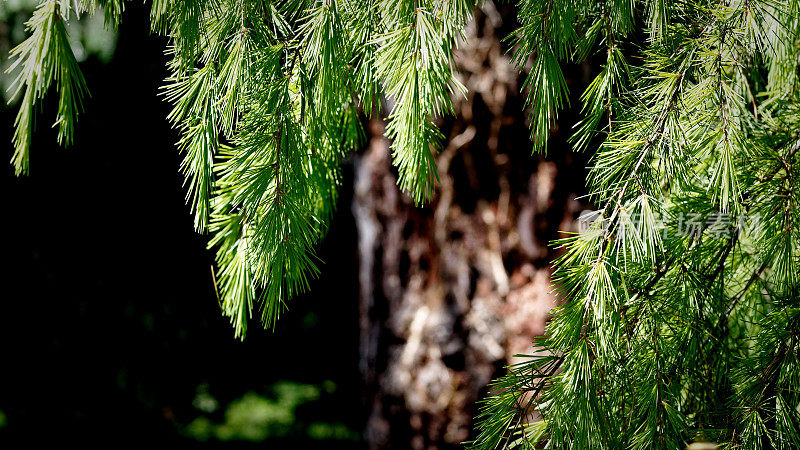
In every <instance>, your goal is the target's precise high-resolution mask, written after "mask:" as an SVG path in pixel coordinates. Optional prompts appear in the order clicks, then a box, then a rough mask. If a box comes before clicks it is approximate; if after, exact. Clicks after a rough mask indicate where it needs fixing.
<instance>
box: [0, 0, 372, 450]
mask: <svg viewBox="0 0 800 450" xmlns="http://www.w3.org/2000/svg"><path fill="white" fill-rule="evenodd" d="M164 48H165V41H164V40H163V39H161V38H157V37H154V36H151V35H150V33H149V31H148V23H147V18H146V8H141V7H130V8H129V9H128V11H126V15H125V18H124V21H123V23H122V25H121V26H120V29H119V40H118V44H117V50H116V52H115V56H114V58H113V59H112V61H111V62H110V63H109V64H102V63H100V62H99V61H98V60H97V59H95V58H91V57H90V59H89V60H87V61H86V62H85V63H83V64H82V68H83V71H84V75H85V76H86V78H87V82H88V85H89V89H90V91H91V95H92V98H91V99H90V100H88V101H87V102H86V108H85V109H86V112H85V113H84V114H83V115H82V116H81V117H80V120H79V125H78V131H77V137H76V142H75V144H74V145H73V146H72V147H70V148H68V149H61V148H58V147H57V145H56V144H55V132H54V130H53V129H52V128H51V127H50V126H49V125H50V123H51V121H52V120H53V118H54V116H55V105H54V104H53V103H48V102H45V104H44V105H43V106H42V108H41V109H40V111H39V112H40V114H39V116H38V117H39V118H40V120H39V124H38V125H37V129H36V131H35V134H34V141H33V145H32V149H31V173H30V175H29V176H27V177H22V178H17V177H15V176H14V174H13V167H11V166H10V165H6V166H5V167H6V168H5V172H4V176H3V187H2V201H3V221H2V223H3V233H2V238H3V241H4V242H3V246H2V249H3V250H2V258H3V263H4V264H3V266H4V269H3V272H2V273H3V277H2V278H3V286H2V292H3V295H2V303H0V342H1V343H0V345H1V346H2V353H0V412H1V413H2V416H0V418H1V419H2V420H1V421H0V443H2V442H6V443H9V442H15V441H16V442H22V441H24V442H28V443H35V442H41V441H54V442H79V443H81V444H83V445H86V444H89V445H93V444H104V445H111V446H127V445H132V444H146V443H149V442H159V443H161V442H172V443H174V444H179V445H180V446H181V447H184V446H189V445H190V444H192V445H197V446H200V447H213V446H215V445H216V444H217V443H218V441H216V440H215V439H213V438H212V439H211V440H210V441H207V442H204V443H203V442H201V441H197V440H194V439H192V438H190V437H188V436H187V435H186V432H185V430H186V429H187V425H188V424H189V423H190V422H191V421H193V420H194V419H195V418H197V417H199V416H206V417H208V418H209V420H211V421H214V422H222V421H224V411H225V408H226V405H228V404H230V402H231V401H234V400H235V399H237V398H240V397H242V396H243V395H245V394H246V393H248V392H251V391H252V392H255V393H258V394H259V395H262V396H264V397H265V398H271V397H270V396H271V395H273V394H271V390H270V389H271V386H273V385H274V383H276V382H278V381H280V380H289V381H292V382H294V383H301V384H309V385H315V386H320V385H323V384H324V385H325V386H328V389H327V390H323V392H322V394H321V396H320V398H319V399H318V400H315V401H310V402H307V403H304V404H301V405H299V406H298V409H297V414H296V418H297V420H296V422H297V423H298V425H296V427H298V428H297V429H294V428H293V429H291V430H286V431H285V432H284V433H283V434H286V435H287V436H288V437H283V438H280V439H273V440H272V441H270V442H271V443H272V445H271V446H270V448H279V447H284V446H289V445H293V446H295V445H297V444H298V443H310V442H308V440H309V439H310V438H309V437H308V436H307V434H305V433H304V432H303V430H302V424H303V423H305V424H308V423H311V422H324V423H337V424H340V425H344V426H346V428H347V429H349V430H351V431H352V432H353V433H354V434H355V435H356V436H360V433H361V431H362V430H363V427H364V421H365V414H366V413H365V410H364V408H363V407H362V404H361V395H360V386H359V382H360V377H359V372H358V367H357V361H358V324H357V320H358V316H357V314H358V312H357V298H358V290H357V278H356V276H357V270H356V269H357V267H356V264H357V261H356V248H357V245H356V235H355V228H354V224H353V219H352V215H351V214H350V205H349V204H348V202H349V201H350V199H351V197H352V193H351V192H347V190H352V181H351V179H352V168H351V166H350V165H349V164H348V165H347V166H346V167H345V177H346V178H345V181H344V183H343V186H344V189H345V191H343V192H342V195H341V196H340V198H341V202H340V203H341V204H340V205H339V206H338V214H337V216H336V218H335V219H334V221H333V223H332V228H331V231H330V233H329V235H328V238H327V239H325V241H324V244H323V245H322V247H321V248H320V250H319V254H320V256H321V258H322V260H323V261H324V262H325V263H324V267H323V270H322V271H321V273H322V275H321V278H320V279H319V280H317V281H316V282H314V283H313V285H312V292H313V295H307V296H302V297H300V298H297V299H295V300H294V301H293V302H292V303H291V304H290V310H289V311H288V312H286V313H285V314H284V316H283V317H282V319H281V320H280V321H279V323H278V325H277V329H276V330H275V332H274V333H271V332H265V331H263V330H262V329H261V328H260V327H259V326H257V323H255V322H254V323H252V324H251V327H250V331H249V334H248V336H247V339H246V340H245V341H244V342H240V341H238V340H235V339H234V337H233V331H232V329H231V327H230V326H229V324H228V322H227V319H225V318H224V317H222V315H221V314H220V309H219V306H218V303H217V298H216V295H215V293H214V287H213V282H212V277H211V265H212V260H213V255H212V253H211V252H210V251H208V250H206V242H207V238H206V237H205V236H201V235H198V234H197V233H195V232H194V231H193V229H192V218H191V215H190V212H189V209H188V207H187V206H186V205H185V202H184V194H185V190H184V189H183V187H182V177H181V176H180V175H179V172H178V166H179V162H180V155H178V154H177V152H176V150H175V145H174V143H175V142H176V141H177V133H176V131H175V130H172V129H170V127H169V124H168V123H167V121H166V120H165V119H164V117H166V115H167V113H168V108H169V106H168V105H167V104H166V103H165V102H164V101H162V99H161V98H159V96H158V91H159V86H160V85H161V84H162V80H163V78H164V77H165V76H166V69H165V61H166V58H165V56H164V55H163V51H164ZM50 97H51V100H52V97H53V96H50ZM15 114H16V107H15V106H11V107H7V106H4V107H3V109H0V116H2V119H1V120H0V123H1V124H2V125H1V127H2V128H0V142H2V145H4V146H5V147H4V148H5V152H4V154H5V155H6V156H5V157H4V158H6V159H9V158H10V157H11V154H12V153H13V147H12V145H11V144H10V141H11V136H12V133H13V122H14V116H15ZM326 382H327V383H326ZM331 382H332V383H331ZM201 386H204V389H207V391H208V393H209V394H210V395H211V396H213V397H214V398H215V399H216V400H217V401H218V403H219V405H220V406H219V407H218V408H217V409H216V410H215V411H213V412H211V413H204V412H203V411H200V410H199V409H197V408H196V407H194V406H193V401H194V399H195V397H196V395H197V393H198V389H200V387H201ZM331 386H335V388H330V387H331ZM350 439H357V440H356V441H353V440H345V441H342V440H335V441H334V440H330V441H325V442H319V441H317V442H316V444H315V446H316V447H317V448H333V447H341V448H360V447H361V446H362V445H363V444H361V443H360V441H359V440H358V439H359V438H358V437H355V438H353V437H351V438H350ZM235 445H236V446H242V447H246V446H247V445H252V444H247V443H246V441H244V442H243V441H237V443H236V444H235ZM259 445H261V446H263V443H262V444H259Z"/></svg>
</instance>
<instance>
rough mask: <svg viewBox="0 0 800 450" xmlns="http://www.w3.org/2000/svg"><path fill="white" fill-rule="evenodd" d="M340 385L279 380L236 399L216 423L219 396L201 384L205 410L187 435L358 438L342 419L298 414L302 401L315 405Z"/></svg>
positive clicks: (255, 439) (200, 407)
mask: <svg viewBox="0 0 800 450" xmlns="http://www.w3.org/2000/svg"><path fill="white" fill-rule="evenodd" d="M335 389H336V385H335V384H334V383H333V382H331V381H327V382H325V383H323V384H322V385H321V386H316V385H310V384H300V383H295V382H291V381H279V382H277V383H275V384H274V385H273V386H272V387H271V389H270V391H271V392H270V395H269V396H264V395H261V394H258V393H256V392H253V391H250V392H248V393H246V394H244V395H243V396H242V397H240V398H238V399H236V400H234V401H232V402H231V403H230V404H229V405H228V406H227V408H226V409H225V414H224V421H223V422H221V423H215V422H214V421H213V419H212V418H211V417H210V416H212V415H213V413H214V412H215V411H216V410H217V408H218V406H219V404H218V402H217V400H216V399H215V398H214V397H213V396H212V395H211V394H210V393H209V392H208V386H207V385H201V386H200V387H198V393H197V396H196V397H195V400H194V402H193V405H194V407H195V408H197V409H198V410H199V411H201V412H202V413H204V414H203V415H201V416H199V417H197V418H196V419H195V420H193V421H192V422H191V423H190V424H189V425H188V426H187V427H186V429H185V433H186V435H188V436H189V437H192V438H194V439H197V440H200V441H207V440H209V439H217V440H220V441H231V440H240V441H252V442H259V441H264V440H266V439H271V438H285V437H305V438H311V439H317V440H354V441H355V440H358V439H359V438H360V436H359V433H358V432H356V431H354V430H351V429H350V428H348V427H347V426H346V425H344V424H342V423H329V422H312V423H309V424H304V423H303V421H302V420H300V419H298V417H297V414H296V412H297V409H298V407H300V406H301V405H307V404H309V405H311V406H313V403H314V402H315V401H317V400H319V399H320V396H321V394H322V393H323V392H325V393H333V391H334V390H335Z"/></svg>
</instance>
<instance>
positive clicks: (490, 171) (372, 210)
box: [353, 2, 588, 450]
mask: <svg viewBox="0 0 800 450" xmlns="http://www.w3.org/2000/svg"><path fill="white" fill-rule="evenodd" d="M513 18H514V12H513V11H510V10H509V11H506V10H504V11H498V10H497V9H496V8H495V6H494V5H493V4H492V2H486V3H485V5H484V7H483V8H482V9H481V11H478V12H477V13H476V19H475V20H474V21H473V23H472V24H471V26H470V27H469V29H468V30H467V39H466V43H462V44H461V45H460V47H459V50H458V54H457V60H456V63H457V65H458V69H459V71H460V73H461V74H462V78H461V81H462V83H463V84H464V85H465V86H467V89H468V93H467V95H466V98H464V97H463V96H460V97H457V98H456V100H455V111H456V116H455V118H448V119H445V120H444V121H443V122H442V124H441V126H442V129H443V130H444V132H445V136H448V139H447V142H446V144H445V148H444V149H443V151H442V152H441V153H440V154H439V156H438V161H437V164H438V168H439V177H440V185H439V186H438V189H437V194H436V198H435V199H434V201H433V202H431V203H430V204H428V205H425V206H424V207H415V206H414V205H413V202H412V201H411V200H410V199H409V198H408V197H407V196H405V195H404V194H402V193H401V192H399V191H398V189H397V186H396V183H395V181H396V176H395V173H396V172H395V171H394V169H393V168H392V165H391V155H390V150H389V142H388V141H387V140H386V139H384V138H383V137H382V135H383V124H382V123H381V122H379V121H374V122H372V123H370V135H371V140H370V142H369V145H368V148H367V149H366V151H365V152H364V153H363V154H362V155H360V156H359V157H358V158H357V160H356V162H355V172H356V173H355V193H354V199H353V213H354V215H355V219H356V224H357V229H358V239H359V257H360V272H359V284H360V332H361V343H360V348H361V350H360V369H361V372H362V375H363V378H364V383H365V389H364V397H365V401H366V402H367V405H368V408H369V410H370V411H371V413H370V416H369V419H368V423H367V441H368V442H369V447H370V448H371V449H408V448H411V449H415V450H416V449H434V448H436V449H444V448H455V447H456V446H457V444H459V443H461V442H463V441H464V440H466V439H468V438H469V436H470V432H471V429H472V418H473V417H474V415H475V413H476V411H477V409H476V406H475V402H476V401H477V400H478V399H479V398H480V397H481V395H483V394H484V393H485V392H486V388H485V387H486V384H487V383H488V382H489V381H490V380H491V378H492V377H493V376H496V375H497V374H499V373H500V371H502V367H503V366H504V365H505V364H507V362H509V361H510V360H511V358H512V356H513V355H514V354H517V353H528V352H530V344H531V340H532V338H533V337H534V336H535V335H538V334H541V333H542V332H543V329H544V324H545V320H546V318H547V315H548V313H549V310H550V308H551V307H552V306H553V305H554V300H553V297H552V296H551V295H550V293H549V292H550V280H549V269H548V267H547V264H548V262H549V261H550V259H551V257H552V256H553V254H552V250H550V249H549V248H548V245H547V243H548V242H549V241H550V240H552V239H554V238H556V237H558V235H557V232H558V230H559V229H562V230H568V229H570V228H571V227H572V226H573V222H574V219H575V217H577V214H578V213H579V212H580V210H581V209H582V208H583V206H582V205H581V204H579V202H577V201H576V200H575V198H576V197H577V196H578V195H580V194H576V193H577V192H580V191H581V190H582V189H583V184H584V175H583V167H584V165H585V161H583V160H573V158H574V156H575V155H572V154H571V153H570V152H569V151H568V150H567V146H566V144H565V142H564V134H565V133H563V132H559V130H558V129H557V128H554V129H553V139H552V140H551V142H553V145H552V146H551V154H552V157H550V158H545V157H544V156H541V155H538V154H534V155H533V156H532V155H531V152H532V148H531V144H530V140H529V132H528V128H527V126H526V123H525V119H524V117H525V116H524V114H523V112H522V109H523V99H522V97H521V96H520V94H519V86H520V83H521V81H522V77H521V75H520V74H519V72H518V71H517V70H516V69H515V68H514V67H513V66H512V65H511V63H510V61H509V58H508V56H507V54H506V50H507V49H506V47H505V46H504V45H501V42H500V40H501V39H502V38H503V37H504V36H506V35H507V32H508V30H509V29H512V28H513V27H514V25H515V24H514V23H513ZM579 69H582V67H573V68H568V71H567V76H568V77H569V78H570V79H572V80H575V79H578V80H579V81H578V82H581V81H583V79H584V78H586V77H587V75H588V73H578V74H577V75H576V72H581V71H580V70H579ZM583 69H584V72H586V70H585V68H583ZM573 91H575V89H573ZM574 100H576V99H574ZM576 103H578V102H577V101H573V104H576ZM570 119H571V117H570V112H566V113H565V114H562V117H561V121H560V123H561V124H562V126H564V125H563V124H565V123H566V124H569V123H570Z"/></svg>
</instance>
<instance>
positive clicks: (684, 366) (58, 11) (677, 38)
mask: <svg viewBox="0 0 800 450" xmlns="http://www.w3.org/2000/svg"><path fill="white" fill-rule="evenodd" d="M98 5H101V6H104V7H105V9H106V20H107V23H108V24H109V26H114V25H115V24H116V23H118V21H119V20H120V17H121V16H122V12H123V6H124V5H123V2H122V0H104V1H101V0H96V1H85V2H83V3H75V2H73V1H72V0H45V1H43V2H42V3H41V4H40V6H39V8H38V9H37V10H36V12H35V14H34V15H33V17H32V19H31V20H30V22H29V23H28V29H29V31H30V37H29V38H28V39H27V40H26V41H25V42H24V43H22V44H21V45H20V46H19V47H17V48H16V49H15V50H14V51H13V52H12V57H14V58H15V64H14V70H17V71H18V77H17V79H16V82H15V90H16V92H17V93H18V94H19V95H20V98H21V107H20V112H19V115H18V117H17V121H16V133H15V135H14V144H15V147H16V152H15V154H14V158H13V164H14V165H15V167H16V171H17V173H18V174H23V173H27V172H28V170H29V162H28V161H29V158H28V154H29V149H30V147H31V141H32V138H31V136H32V133H33V129H34V128H33V124H34V113H35V110H36V108H35V106H36V103H37V102H38V101H39V100H40V99H41V98H42V96H43V95H44V94H45V93H46V92H47V91H48V90H49V89H50V87H51V86H53V85H54V86H55V91H56V92H57V94H58V98H59V101H58V113H57V119H56V125H57V126H58V128H59V134H58V136H59V142H61V143H63V144H69V142H70V141H71V138H72V135H73V128H74V123H75V120H76V116H77V114H78V113H79V112H80V111H81V109H82V102H83V99H84V98H85V97H86V95H87V88H86V85H85V83H84V80H83V77H82V76H81V74H80V70H79V67H78V65H77V63H76V62H75V58H74V56H73V55H72V51H71V49H70V48H69V43H68V41H67V39H66V31H65V28H64V21H67V20H73V19H74V17H76V16H77V15H79V14H82V13H84V12H86V11H93V10H94V8H95V7H96V6H98ZM474 7H475V5H474V4H473V2H472V1H471V0H398V1H390V0H338V1H337V0H324V1H311V0H284V1H266V0H154V1H153V3H152V13H151V18H152V24H153V29H154V31H156V32H159V33H163V34H165V35H166V36H168V37H169V39H170V45H169V48H168V49H167V51H168V52H169V54H170V55H171V57H172V60H171V62H170V64H169V69H170V76H169V78H168V79H167V80H166V83H165V86H164V90H163V93H164V96H165V98H166V99H167V100H168V101H169V102H171V104H172V105H173V110H172V112H171V114H170V115H169V120H170V121H171V122H172V123H173V124H174V126H175V127H176V128H177V129H178V130H180V132H181V138H180V141H179V142H178V147H179V149H180V151H181V152H182V154H183V155H184V160H183V164H182V166H181V170H182V172H183V174H184V175H185V177H186V182H187V186H188V201H189V202H190V204H191V206H192V210H193V213H194V218H195V227H196V229H197V230H198V231H199V232H203V233H205V232H208V233H209V234H210V244H209V245H210V246H211V247H212V248H214V249H215V251H216V255H217V257H216V259H217V265H218V268H219V270H218V279H217V281H218V284H219V288H220V295H221V298H222V305H223V310H224V313H225V314H226V315H227V316H228V317H230V319H231V322H232V324H233V326H234V328H235V332H236V335H237V336H244V334H245V332H246V328H247V323H248V318H249V317H250V315H251V314H252V312H253V311H260V313H261V319H262V322H263V323H264V325H265V326H268V327H269V326H273V325H274V324H275V321H276V320H277V318H278V316H279V315H280V313H281V311H282V310H283V308H284V307H285V302H286V300H287V299H289V298H291V297H292V296H294V295H296V294H297V293H299V292H302V291H304V290H306V289H307V288H308V282H309V279H310V278H312V277H314V276H315V275H316V274H317V270H318V269H317V264H316V263H317V261H316V260H315V256H314V246H315V244H316V243H317V242H318V241H319V240H320V239H321V237H322V236H323V235H324V234H325V230H326V224H327V222H328V221H329V219H330V216H331V209H332V207H333V205H334V204H335V202H336V195H337V186H338V184H339V180H340V172H339V170H340V169H339V166H340V162H341V161H342V159H343V158H344V157H345V156H346V155H347V154H348V152H350V151H353V150H354V149H356V148H357V147H359V145H360V143H361V141H362V135H363V130H362V125H361V123H362V116H363V115H365V114H366V115H373V114H384V113H385V115H386V116H387V120H388V126H387V136H388V137H389V138H390V139H391V140H392V147H391V149H392V153H393V158H394V163H395V165H396V166H397V169H398V173H399V179H398V182H399V184H400V186H401V188H402V189H403V190H405V191H406V192H407V193H408V194H409V195H411V196H412V197H413V198H414V200H415V201H416V202H417V203H420V202H423V201H425V200H426V199H429V198H430V197H431V195H432V194H433V190H434V186H435V182H436V179H437V176H436V167H435V163H434V155H435V152H436V151H437V149H438V148H439V145H440V141H441V140H442V135H441V133H440V132H439V130H438V128H437V127H436V125H435V123H434V120H435V119H436V118H438V117H440V116H442V115H444V114H447V113H449V112H451V100H450V99H451V96H452V95H459V93H460V92H462V91H463V89H464V87H463V86H461V85H460V84H459V83H458V81H457V79H456V77H455V75H454V67H453V51H454V49H455V47H456V45H457V43H458V40H459V39H460V38H461V36H462V28H463V27H464V26H465V24H466V22H467V21H468V20H469V19H470V18H471V14H472V10H473V8H474ZM517 8H518V21H519V25H520V26H519V28H518V29H517V30H516V31H515V32H513V34H512V35H511V36H510V37H509V39H510V42H511V43H512V44H513V48H514V50H513V61H514V62H515V63H516V65H517V67H518V68H519V69H520V70H525V71H527V76H526V82H525V84H524V90H525V92H526V94H527V100H528V101H527V104H526V107H527V110H528V113H529V118H530V125H531V139H532V142H533V144H534V147H535V148H536V149H542V150H545V149H546V147H547V140H548V137H549V135H550V129H551V126H552V124H553V122H554V121H555V120H556V118H557V113H558V111H559V109H562V108H563V107H565V106H566V104H567V101H568V85H567V81H566V79H565V77H564V75H563V73H562V69H561V64H562V63H564V62H581V61H585V60H587V59H589V58H593V59H598V58H600V59H602V60H604V63H603V64H602V65H601V68H600V69H601V70H600V71H599V73H597V74H596V77H595V78H594V80H593V81H592V82H591V83H590V84H589V86H588V88H587V89H586V90H585V92H584V93H583V95H582V96H581V103H582V105H581V107H582V113H583V118H582V120H581V122H579V123H578V125H577V126H576V128H575V130H574V134H573V136H572V143H573V145H574V146H575V148H576V149H579V150H583V151H591V152H593V159H592V164H591V167H590V168H589V180H588V182H589V191H590V199H591V201H592V202H593V203H594V204H595V205H597V207H598V210H597V211H596V212H595V213H594V214H593V215H592V217H584V218H583V223H585V225H586V226H585V227H584V229H582V230H581V232H580V233H577V234H574V235H571V236H568V237H566V238H564V239H562V240H560V241H558V242H557V243H556V244H555V245H557V246H558V247H559V248H560V249H561V257H560V258H559V260H558V261H556V263H555V269H554V290H555V292H556V293H557V295H558V297H559V301H560V304H561V306H560V307H559V308H557V310H556V311H555V312H554V313H553V317H552V320H551V322H550V324H549V325H548V329H547V333H546V336H544V337H542V338H541V339H540V340H538V341H537V342H536V343H535V346H536V351H535V352H534V353H533V354H532V355H528V356H527V357H526V358H525V359H524V361H523V362H522V363H519V364H517V365H515V366H512V367H510V368H509V372H508V374H507V375H506V376H504V377H502V378H501V379H499V380H498V381H497V382H496V383H495V384H494V389H493V392H492V393H491V394H490V396H489V398H487V400H486V401H485V402H484V403H483V405H482V409H481V414H480V417H479V426H478V432H477V437H476V439H475V440H474V441H473V442H472V443H471V445H472V446H473V447H474V448H480V449H490V448H505V447H508V448H514V447H521V448H580V449H589V448H635V449H649V448H670V449H672V448H676V449H677V448H684V447H685V446H686V444H687V443H689V442H692V441H693V440H702V439H706V440H712V441H716V442H718V443H722V444H726V445H728V447H730V448H747V449H760V448H779V449H784V448H785V449H789V448H800V392H798V386H800V367H798V364H800V285H798V283H799V278H800V206H799V205H798V203H799V202H800V190H798V188H800V186H798V171H800V153H798V150H799V149H800V97H799V94H800V86H799V85H798V82H799V81H800V80H798V64H800V3H798V1H797V0H785V1H783V0H723V1H714V2H710V1H706V0H689V1H673V0H641V1H640V0H600V1H594V0H577V1H575V0H571V1H567V0H519V2H518V4H517ZM384 107H386V111H385V112H384V111H383V110H382V109H383V108H384ZM589 219H591V220H589Z"/></svg>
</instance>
